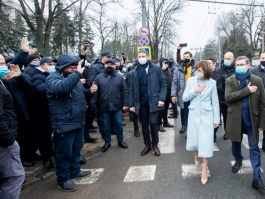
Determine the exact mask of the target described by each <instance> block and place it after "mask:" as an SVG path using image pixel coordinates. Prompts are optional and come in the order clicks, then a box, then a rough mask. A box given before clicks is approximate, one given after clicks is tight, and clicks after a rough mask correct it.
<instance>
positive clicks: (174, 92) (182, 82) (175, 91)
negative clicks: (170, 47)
mask: <svg viewBox="0 0 265 199" xmlns="http://www.w3.org/2000/svg"><path fill="white" fill-rule="evenodd" d="M194 66H195V64H194V63H193V66H192V70H191V77H192V76H194V75H195V68H194ZM185 87H186V74H185V71H184V68H183V64H182V62H180V64H179V66H178V67H177V68H176V69H175V71H174V75H173V80H172V86H171V97H177V104H178V106H179V107H180V108H182V109H183V108H184V102H183V99H182V96H183V93H184V90H185Z"/></svg>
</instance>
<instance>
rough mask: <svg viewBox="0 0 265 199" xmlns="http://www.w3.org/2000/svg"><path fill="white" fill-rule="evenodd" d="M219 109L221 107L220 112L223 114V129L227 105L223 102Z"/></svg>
mask: <svg viewBox="0 0 265 199" xmlns="http://www.w3.org/2000/svg"><path fill="white" fill-rule="evenodd" d="M220 109H221V113H222V115H223V123H224V131H225V127H226V118H227V109H228V106H226V105H224V104H220Z"/></svg>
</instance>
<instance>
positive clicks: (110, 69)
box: [105, 66, 114, 75]
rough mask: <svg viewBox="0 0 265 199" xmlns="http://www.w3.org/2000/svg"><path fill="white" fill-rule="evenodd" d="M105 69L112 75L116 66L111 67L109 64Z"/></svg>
mask: <svg viewBox="0 0 265 199" xmlns="http://www.w3.org/2000/svg"><path fill="white" fill-rule="evenodd" d="M105 71H106V73H107V74H109V75H111V74H113V72H114V68H113V67H111V66H107V67H106V68H105Z"/></svg>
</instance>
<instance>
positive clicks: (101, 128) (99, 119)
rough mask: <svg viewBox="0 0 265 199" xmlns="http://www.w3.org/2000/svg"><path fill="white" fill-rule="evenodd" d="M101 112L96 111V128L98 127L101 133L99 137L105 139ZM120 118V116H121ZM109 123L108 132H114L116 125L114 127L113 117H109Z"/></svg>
mask: <svg viewBox="0 0 265 199" xmlns="http://www.w3.org/2000/svg"><path fill="white" fill-rule="evenodd" d="M101 113H102V112H98V114H97V116H96V118H97V123H98V128H99V132H100V133H101V137H102V139H103V140H105V138H104V135H103V133H102V132H103V131H104V130H103V119H102V115H101ZM121 117H122V116H121ZM121 119H122V118H121ZM110 122H111V125H110V132H116V127H115V121H114V120H113V119H111V121H110Z"/></svg>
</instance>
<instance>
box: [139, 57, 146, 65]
mask: <svg viewBox="0 0 265 199" xmlns="http://www.w3.org/2000/svg"><path fill="white" fill-rule="evenodd" d="M138 62H139V63H140V64H141V65H145V64H146V62H147V59H146V58H143V57H141V58H139V59H138Z"/></svg>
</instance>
